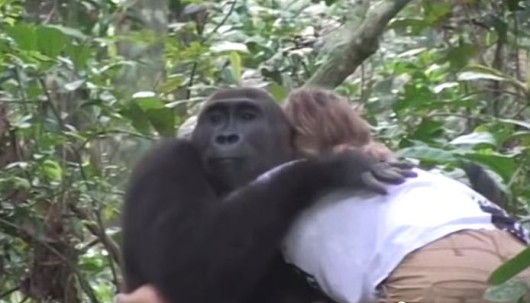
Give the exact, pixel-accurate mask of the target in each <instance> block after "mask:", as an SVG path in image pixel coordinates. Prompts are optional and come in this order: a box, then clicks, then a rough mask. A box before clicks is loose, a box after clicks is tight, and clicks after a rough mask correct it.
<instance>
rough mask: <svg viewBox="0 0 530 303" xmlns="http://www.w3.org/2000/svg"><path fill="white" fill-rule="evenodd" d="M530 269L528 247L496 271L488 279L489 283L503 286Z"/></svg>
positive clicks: (529, 249) (529, 250)
mask: <svg viewBox="0 0 530 303" xmlns="http://www.w3.org/2000/svg"><path fill="white" fill-rule="evenodd" d="M529 267H530V247H527V248H526V249H524V250H523V251H521V252H520V253H518V254H517V255H515V256H514V257H513V258H511V259H509V260H508V261H506V262H504V264H502V265H501V266H499V267H498V268H497V269H495V270H494V271H493V273H491V275H490V277H489V278H488V283H490V284H493V285H499V284H502V283H504V282H506V281H508V280H509V279H511V278H513V277H514V276H516V275H517V274H518V273H520V272H522V271H523V270H525V269H527V268H529Z"/></svg>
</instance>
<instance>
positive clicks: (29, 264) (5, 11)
mask: <svg viewBox="0 0 530 303" xmlns="http://www.w3.org/2000/svg"><path fill="white" fill-rule="evenodd" d="M529 20H530V7H529V6H528V3H525V1H517V0H505V1H499V0H491V1H488V0H486V1H477V0H465V1H464V0H459V1H457V0H449V1H438V0H425V1H403V0H402V1H397V0H396V1H390V0H385V1H368V0H351V1H346V0H326V1H318V0H315V1H307V0H292V1H287V0H285V1H280V0H267V1H265V0H237V1H236V0H229V1H217V2H203V1H200V0H190V1H188V2H184V1H177V0H150V1H148V0H123V1H120V0H114V1H111V0H77V1H76V0H42V1H41V0H18V1H17V0H0V167H1V168H2V169H1V170H0V203H1V207H0V246H1V248H2V249H0V301H2V302H110V301H111V300H112V296H113V295H114V293H115V292H116V290H117V289H118V287H119V283H120V270H119V265H118V264H119V258H120V253H119V248H118V247H119V246H118V243H120V230H119V216H120V205H121V201H122V195H123V185H124V182H125V180H126V178H127V174H128V172H129V170H130V168H131V163H134V161H135V160H136V159H137V158H138V157H139V156H140V155H141V154H142V153H143V152H144V151H145V150H146V149H148V148H149V147H150V146H152V144H153V140H155V139H156V138H157V137H160V136H166V137H167V136H176V135H177V133H178V130H179V128H180V129H185V128H187V127H189V126H188V125H189V123H190V121H191V122H192V120H190V119H189V118H190V117H193V115H194V114H196V112H197V108H198V106H199V105H200V104H201V102H202V101H203V100H204V98H205V96H207V95H208V94H209V93H211V92H212V91H214V90H215V89H216V88H218V87H226V86H238V85H252V86H259V87H263V88H266V89H267V90H269V91H270V92H271V93H272V94H273V95H274V96H275V97H276V98H277V99H278V100H282V99H283V98H284V97H285V96H286V94H287V93H288V92H289V91H290V90H291V89H293V88H296V87H299V86H301V85H304V84H317V85H322V86H325V87H329V88H336V90H337V91H338V92H340V93H342V94H344V95H347V96H349V97H350V98H351V99H352V101H355V102H359V103H362V104H363V105H364V108H365V112H366V117H367V118H368V119H369V121H370V123H371V124H372V126H373V132H374V135H375V136H376V137H377V138H379V139H380V140H382V141H384V142H385V143H387V144H388V145H389V146H390V147H392V148H393V149H394V150H396V151H398V152H399V153H400V154H402V155H404V156H407V157H410V158H413V159H417V160H418V162H419V163H421V164H422V165H424V166H425V167H428V168H433V169H438V170H442V171H443V172H444V173H446V174H448V175H450V176H452V177H454V178H459V179H461V180H462V181H463V182H466V180H465V179H464V178H463V173H462V171H461V169H460V168H459V167H460V164H461V162H462V161H474V162H476V163H479V164H481V165H483V166H484V167H485V168H487V170H488V173H490V174H491V175H492V176H493V177H494V178H495V180H496V182H497V183H498V185H499V186H500V187H501V188H502V189H503V191H504V195H505V197H504V207H505V208H506V209H507V210H509V212H510V213H512V214H513V215H515V216H517V217H519V218H520V219H521V220H522V221H523V222H528V221H530V217H528V214H529V205H530V202H529V201H530V187H529V186H528V185H527V184H529V182H528V178H529V177H530V175H529V170H528V167H529V160H530V157H529V152H528V147H529V143H530V122H529V121H528V118H529V116H530V111H529V109H528V106H529V102H530V77H529V67H530V65H529V48H530V36H529V33H530V23H529ZM378 42H379V43H378ZM186 121H187V123H186V124H184V126H182V127H181V125H182V124H183V123H185V122H186ZM529 263H530V250H526V251H525V252H523V253H522V254H521V255H520V256H518V257H517V258H515V259H514V260H512V261H509V262H508V263H507V264H505V266H504V267H501V268H500V269H499V271H497V272H496V273H495V274H494V275H493V276H492V278H491V282H492V283H493V284H499V285H500V286H496V287H492V288H491V289H490V290H489V291H488V292H487V294H486V295H487V296H489V297H490V298H492V299H507V298H508V299H512V300H514V301H515V300H517V299H518V298H520V297H521V296H522V294H524V293H525V292H526V291H527V290H528V285H526V284H524V283H521V282H518V281H511V280H510V281H508V282H507V283H503V282H505V281H506V280H507V279H508V278H510V277H511V276H512V275H513V274H514V273H515V272H517V271H519V270H520V269H522V268H524V267H526V266H528V265H529Z"/></svg>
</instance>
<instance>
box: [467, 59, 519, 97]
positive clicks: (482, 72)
mask: <svg viewBox="0 0 530 303" xmlns="http://www.w3.org/2000/svg"><path fill="white" fill-rule="evenodd" d="M457 78H458V80H460V81H474V80H495V81H502V82H507V83H510V84H512V85H513V86H515V87H518V88H520V89H522V90H523V91H525V92H527V91H528V89H527V87H526V86H525V84H524V83H523V82H520V81H518V80H517V79H514V78H512V77H509V76H507V75H505V74H503V73H502V72H500V71H498V70H496V69H493V68H490V67H487V66H482V65H474V66H470V67H466V68H464V69H463V70H462V72H461V73H460V74H458V77H457Z"/></svg>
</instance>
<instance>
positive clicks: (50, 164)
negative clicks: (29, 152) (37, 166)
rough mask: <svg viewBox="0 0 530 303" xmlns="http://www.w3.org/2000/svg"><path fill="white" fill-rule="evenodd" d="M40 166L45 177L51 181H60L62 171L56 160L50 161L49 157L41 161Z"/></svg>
mask: <svg viewBox="0 0 530 303" xmlns="http://www.w3.org/2000/svg"><path fill="white" fill-rule="evenodd" d="M41 168H42V170H43V173H44V175H45V176H46V177H47V178H49V179H51V180H53V181H61V179H62V173H63V171H62V169H61V166H60V165H59V164H58V163H57V162H55V161H52V160H50V159H46V160H44V162H43V163H42V166H41Z"/></svg>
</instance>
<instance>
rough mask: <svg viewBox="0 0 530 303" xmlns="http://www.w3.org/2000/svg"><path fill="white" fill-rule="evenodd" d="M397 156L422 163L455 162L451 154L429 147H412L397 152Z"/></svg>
mask: <svg viewBox="0 0 530 303" xmlns="http://www.w3.org/2000/svg"><path fill="white" fill-rule="evenodd" d="M397 153H398V155H400V156H402V157H410V158H415V159H419V160H424V161H435V162H448V161H455V160H456V158H455V156H454V155H453V153H452V152H450V151H446V150H443V149H438V148H434V147H429V146H414V147H407V148H404V149H401V150H399V151H398V152H397Z"/></svg>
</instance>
